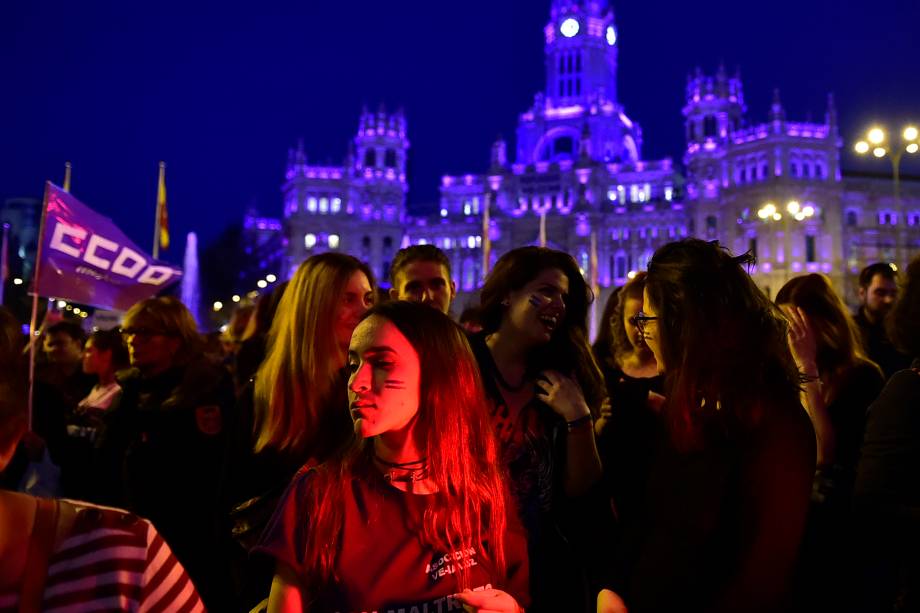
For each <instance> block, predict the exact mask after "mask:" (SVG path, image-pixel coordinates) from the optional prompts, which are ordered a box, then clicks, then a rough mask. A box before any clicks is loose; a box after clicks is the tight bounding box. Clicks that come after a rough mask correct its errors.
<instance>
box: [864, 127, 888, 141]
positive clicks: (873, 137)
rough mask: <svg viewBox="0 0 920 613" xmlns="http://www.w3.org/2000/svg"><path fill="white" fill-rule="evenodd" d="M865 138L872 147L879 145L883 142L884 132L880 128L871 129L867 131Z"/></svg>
mask: <svg viewBox="0 0 920 613" xmlns="http://www.w3.org/2000/svg"><path fill="white" fill-rule="evenodd" d="M866 138H868V139H869V142H870V143H872V144H873V145H880V144H882V143H883V142H885V131H884V130H882V129H881V128H872V129H871V130H869V133H868V134H867V135H866Z"/></svg>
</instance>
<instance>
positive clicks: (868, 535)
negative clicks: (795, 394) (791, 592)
mask: <svg viewBox="0 0 920 613" xmlns="http://www.w3.org/2000/svg"><path fill="white" fill-rule="evenodd" d="M886 323H887V325H888V328H889V331H890V338H892V339H894V341H895V343H896V344H897V347H898V349H900V350H901V351H903V352H904V353H905V354H907V355H910V356H913V364H912V365H911V368H909V369H905V370H901V371H899V372H897V373H895V374H894V375H893V376H892V377H891V379H889V381H888V384H887V385H886V386H885V389H884V390H882V393H881V395H880V396H879V397H878V399H877V400H876V401H875V402H874V403H873V404H872V406H871V407H869V417H868V420H867V422H866V434H865V438H864V439H863V444H862V454H861V457H860V460H859V466H858V468H857V471H856V485H855V487H854V493H853V500H854V511H855V512H856V514H857V518H858V521H859V524H858V527H859V531H860V533H861V536H862V537H863V542H864V543H863V546H864V549H863V551H862V555H861V556H860V559H861V561H862V562H863V568H862V571H863V574H862V582H861V593H862V602H861V603H860V604H861V608H860V610H861V611H917V610H920V478H918V475H920V257H915V258H914V259H913V261H911V263H910V265H909V266H908V267H907V283H906V285H905V287H904V290H903V293H902V295H901V297H900V298H899V299H898V302H897V303H896V304H895V306H894V309H893V310H892V312H891V315H890V316H889V318H888V320H887V322H886Z"/></svg>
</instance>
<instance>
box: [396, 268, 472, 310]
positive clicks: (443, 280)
mask: <svg viewBox="0 0 920 613" xmlns="http://www.w3.org/2000/svg"><path fill="white" fill-rule="evenodd" d="M395 281H396V283H395V284H394V286H393V290H391V292H390V294H391V297H392V298H394V299H395V300H405V301H407V302H419V303H422V304H427V305H429V306H431V307H434V308H436V309H438V310H439V311H441V312H442V313H444V314H445V315H446V314H448V313H450V303H451V301H452V300H453V299H454V295H455V294H456V286H455V284H454V282H453V281H452V280H451V278H450V274H449V273H448V272H447V267H446V266H444V265H443V264H441V263H440V262H433V261H428V260H415V261H412V262H409V263H408V264H406V265H405V266H403V267H402V268H401V269H400V270H399V272H397V273H396V278H395Z"/></svg>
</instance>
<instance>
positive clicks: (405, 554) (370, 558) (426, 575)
mask: <svg viewBox="0 0 920 613" xmlns="http://www.w3.org/2000/svg"><path fill="white" fill-rule="evenodd" d="M321 470H322V469H321ZM367 473H368V474H367V475H362V476H361V477H358V476H349V477H346V479H347V486H346V487H345V488H344V497H343V500H341V501H336V504H337V505H341V508H342V514H343V526H342V532H341V536H340V539H341V540H340V543H339V547H338V554H337V557H336V563H335V579H334V580H333V581H332V582H331V583H330V584H329V585H327V586H325V588H324V589H322V590H321V593H315V594H314V593H311V594H309V598H310V601H311V602H310V611H311V612H315V613H325V612H330V613H331V612H333V611H335V612H341V613H359V612H363V611H380V612H381V613H382V612H384V611H406V612H408V611H429V612H430V613H435V612H436V611H445V612H446V611H454V610H457V611H459V610H461V609H462V606H461V605H460V604H459V602H457V601H456V599H454V598H452V596H453V595H454V594H456V593H457V592H459V591H461V589H460V584H459V582H458V580H457V572H458V567H459V566H460V565H463V566H464V567H465V568H466V569H468V571H469V573H470V575H469V588H470V589H473V590H477V589H485V588H489V587H491V588H495V589H500V590H503V591H505V592H508V593H509V594H511V595H512V596H513V597H514V598H515V600H517V601H518V604H520V605H521V606H524V607H526V606H528V605H529V596H528V586H527V554H526V541H525V539H524V535H523V532H522V530H521V528H520V524H518V523H517V521H516V519H514V513H513V512H511V513H509V515H510V516H511V517H510V518H509V529H508V530H507V531H506V533H505V543H504V545H505V557H506V560H507V571H506V573H505V574H504V576H498V575H497V574H496V572H495V570H494V568H492V567H491V565H490V564H489V563H488V560H487V559H485V558H484V557H483V556H482V555H481V554H482V552H479V551H476V549H475V548H470V549H466V550H461V551H436V550H434V549H432V548H431V547H430V546H429V545H427V544H426V543H424V542H422V540H421V539H420V538H419V535H420V533H421V525H422V516H423V514H424V512H425V508H426V506H427V504H428V500H429V497H428V496H424V495H417V494H411V493H408V492H404V491H402V490H399V489H397V488H395V487H393V486H391V485H389V484H388V483H386V482H385V481H384V480H383V478H382V476H381V475H380V474H379V473H378V472H377V471H375V470H369V471H367ZM314 477H315V471H303V472H301V473H300V474H299V475H298V476H297V478H296V479H295V480H294V481H293V482H292V483H291V486H290V488H288V490H287V492H286V493H285V495H284V498H283V499H282V501H281V504H280V505H279V506H278V510H277V512H276V513H275V516H274V517H273V518H272V522H271V524H270V525H269V528H268V530H267V531H266V533H265V537H264V539H263V541H262V543H261V544H260V545H259V547H258V548H257V550H258V551H261V552H264V553H267V554H269V555H271V556H272V557H273V558H275V559H277V560H278V561H281V562H283V563H285V564H287V565H288V566H289V567H290V568H291V569H292V570H293V571H294V573H295V574H296V575H297V576H298V577H300V578H301V581H302V582H303V583H305V584H306V583H308V582H309V581H310V580H311V579H315V575H314V574H312V573H311V569H310V568H307V567H306V565H305V564H304V552H305V551H306V538H307V533H308V531H309V530H310V518H309V517H308V516H307V514H306V508H305V506H306V503H305V497H306V496H307V491H308V490H309V488H310V487H311V486H313V485H314V481H315V478H314ZM485 546H486V547H488V543H485Z"/></svg>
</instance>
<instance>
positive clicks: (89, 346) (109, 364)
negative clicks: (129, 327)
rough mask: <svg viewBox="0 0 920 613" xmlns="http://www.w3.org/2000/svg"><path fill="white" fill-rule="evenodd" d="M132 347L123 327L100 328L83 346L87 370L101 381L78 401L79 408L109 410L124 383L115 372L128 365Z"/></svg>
mask: <svg viewBox="0 0 920 613" xmlns="http://www.w3.org/2000/svg"><path fill="white" fill-rule="evenodd" d="M128 364H129V361H128V347H127V346H126V345H125V341H124V339H123V338H122V337H121V331H120V330H96V331H95V332H93V333H92V334H91V335H90V337H89V339H87V341H86V347H85V348H84V349H83V372H85V373H86V374H88V375H96V377H98V379H99V381H98V383H96V385H95V386H93V389H92V391H91V392H90V393H89V395H88V396H87V397H86V398H84V399H83V400H81V401H80V403H79V404H78V405H77V412H78V413H79V412H84V413H85V412H87V411H92V410H98V411H103V412H104V411H106V410H108V409H109V408H110V407H112V406H113V405H114V404H115V403H116V402H117V401H118V396H119V395H120V393H121V386H120V385H118V381H116V380H115V373H116V372H118V371H119V370H122V369H125V368H127V367H128Z"/></svg>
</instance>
